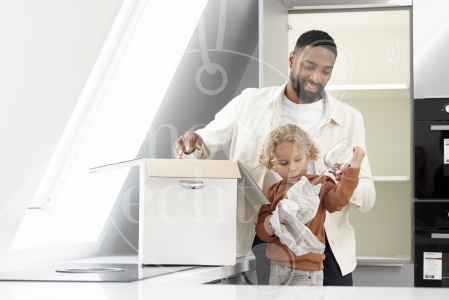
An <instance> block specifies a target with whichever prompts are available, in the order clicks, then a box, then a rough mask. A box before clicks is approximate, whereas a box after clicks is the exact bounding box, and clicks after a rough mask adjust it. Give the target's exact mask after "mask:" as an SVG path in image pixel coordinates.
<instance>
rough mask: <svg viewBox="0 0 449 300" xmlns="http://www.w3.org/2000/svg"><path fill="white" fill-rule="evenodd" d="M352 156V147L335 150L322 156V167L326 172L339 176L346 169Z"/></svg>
mask: <svg viewBox="0 0 449 300" xmlns="http://www.w3.org/2000/svg"><path fill="white" fill-rule="evenodd" d="M352 156H353V148H352V147H344V148H337V149H335V150H334V151H332V152H331V153H329V154H328V155H325V156H324V165H325V166H326V169H327V170H328V171H331V172H333V173H335V174H341V173H343V172H344V171H346V169H347V168H348V166H349V163H350V162H351V160H352Z"/></svg>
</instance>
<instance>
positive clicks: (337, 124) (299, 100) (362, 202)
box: [173, 30, 375, 285]
mask: <svg viewBox="0 0 449 300" xmlns="http://www.w3.org/2000/svg"><path fill="white" fill-rule="evenodd" d="M336 58H337V48H336V45H335V42H334V40H333V39H332V37H331V36H329V35H328V34H327V33H326V32H323V31H319V30H311V31H308V32H305V33H304V34H302V35H301V36H300V37H299V39H298V41H297V43H296V46H295V49H294V51H292V52H291V53H290V55H289V58H288V62H289V66H290V74H289V80H288V82H287V83H286V84H284V85H283V86H280V87H269V88H262V89H252V88H251V89H246V90H244V91H243V92H242V93H241V94H240V95H239V96H237V97H235V98H234V99H233V100H232V101H230V102H229V103H228V104H227V105H226V106H225V107H224V108H223V109H222V110H221V111H220V112H218V113H217V115H216V116H215V120H213V121H212V122H211V123H209V124H208V125H207V126H206V127H205V128H204V129H200V130H198V131H196V132H195V133H193V132H186V133H185V134H184V135H183V136H181V137H180V138H179V139H178V140H177V141H176V142H175V145H174V147H173V153H174V156H175V158H181V157H182V155H183V153H191V152H192V151H195V152H194V155H195V156H196V157H197V158H200V159H207V158H209V157H210V156H211V155H212V154H213V153H215V152H217V151H219V150H221V149H223V148H226V147H230V159H232V160H239V161H240V162H241V163H242V164H243V165H244V166H245V169H246V170H247V171H248V172H249V173H250V175H251V176H252V177H253V179H254V180H255V181H256V183H257V184H258V185H259V186H260V187H261V188H265V187H266V186H267V185H268V184H271V183H273V182H274V181H275V179H276V174H274V173H269V172H267V171H265V170H263V169H262V168H259V167H258V154H259V153H260V150H261V148H262V142H263V140H264V138H265V136H266V135H267V134H268V132H270V131H271V130H272V129H273V128H276V127H278V126H280V125H284V124H295V125H297V126H299V127H300V128H302V129H303V130H305V131H307V132H308V133H309V134H310V135H311V136H313V138H314V140H315V142H316V143H317V145H318V147H319V149H320V151H321V152H320V157H319V159H318V160H317V161H312V162H310V164H309V168H308V173H309V174H320V173H321V172H323V171H325V167H324V162H323V159H322V158H323V155H324V153H326V151H327V150H329V149H330V148H331V147H332V146H334V145H335V144H336V143H337V142H339V141H340V140H342V139H343V138H345V141H344V143H343V145H342V147H351V146H360V147H362V148H363V149H365V150H366V146H365V127H364V123H363V118H362V115H361V114H360V113H359V112H358V111H357V110H356V109H354V108H353V107H351V106H349V105H347V104H345V103H342V102H340V101H338V100H336V99H333V98H332V97H330V96H329V94H328V93H327V92H326V90H325V89H324V87H325V86H326V84H327V83H328V81H329V80H330V78H331V75H332V70H333V66H334V64H335V60H336ZM336 180H337V181H338V180H339V178H338V177H336ZM374 201H375V189H374V183H373V181H372V178H371V168H370V165H369V160H368V155H366V156H365V159H364V160H363V163H362V166H361V172H360V181H359V185H358V187H357V189H356V190H355V192H354V195H353V197H352V198H351V201H350V205H348V206H346V207H344V208H343V210H342V211H341V212H336V213H333V214H329V213H328V214H327V215H326V222H325V231H326V250H325V255H326V259H325V260H324V285H352V271H353V270H354V269H355V267H356V264H357V263H356V258H355V246H356V245H355V235H354V230H353V228H352V227H351V225H350V224H349V222H348V213H349V209H350V206H352V207H353V208H355V209H356V210H358V211H361V212H367V211H368V210H370V209H371V207H372V206H373V205H374ZM257 244H258V238H257V237H256V239H255V241H254V246H256V245H257ZM264 249H265V248H264V247H263V246H260V245H258V246H257V247H255V248H253V252H254V253H255V255H256V258H257V268H258V270H257V276H258V283H259V284H267V282H268V281H267V278H268V276H269V269H268V270H265V271H263V269H264V266H266V263H269V261H267V259H266V258H264V255H261V253H262V254H264ZM263 261H265V263H263ZM267 272H268V274H267Z"/></svg>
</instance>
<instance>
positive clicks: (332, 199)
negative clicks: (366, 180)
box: [323, 168, 360, 213]
mask: <svg viewBox="0 0 449 300" xmlns="http://www.w3.org/2000/svg"><path fill="white" fill-rule="evenodd" d="M359 173H360V168H348V169H347V170H346V172H345V173H344V174H343V176H342V178H341V181H340V182H339V184H338V185H335V184H334V183H332V185H331V186H328V187H326V190H325V193H324V195H323V197H325V198H324V203H325V208H326V210H327V211H329V212H330V213H332V212H335V211H339V210H341V209H342V208H343V207H345V206H346V205H348V204H349V201H350V200H351V197H352V195H353V193H354V191H355V189H356V188H357V185H358V182H359ZM326 183H327V184H329V183H328V182H326Z"/></svg>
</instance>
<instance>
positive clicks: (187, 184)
mask: <svg viewBox="0 0 449 300" xmlns="http://www.w3.org/2000/svg"><path fill="white" fill-rule="evenodd" d="M179 184H180V185H181V187H182V188H183V189H188V190H198V189H202V188H203V187H204V183H203V182H202V181H189V180H181V181H179Z"/></svg>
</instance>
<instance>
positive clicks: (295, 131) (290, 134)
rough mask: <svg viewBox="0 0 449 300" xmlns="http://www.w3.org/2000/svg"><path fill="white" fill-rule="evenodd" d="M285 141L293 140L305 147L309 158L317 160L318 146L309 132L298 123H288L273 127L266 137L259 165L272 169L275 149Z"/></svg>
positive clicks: (297, 144)
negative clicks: (297, 124)
mask: <svg viewBox="0 0 449 300" xmlns="http://www.w3.org/2000/svg"><path fill="white" fill-rule="evenodd" d="M283 142H292V143H294V145H295V146H297V147H298V148H300V149H304V151H305V153H306V157H307V159H308V160H317V159H318V153H319V152H320V151H319V150H318V147H317V146H316V144H315V142H314V141H313V140H312V138H311V137H310V136H309V134H308V133H307V132H305V131H304V130H302V129H301V128H299V127H298V126H296V125H292V124H287V125H283V126H279V127H277V128H275V129H273V130H272V131H271V132H270V133H269V134H268V136H267V137H266V138H265V141H264V143H263V148H262V152H261V153H260V154H259V166H261V167H265V168H267V169H268V170H271V169H272V166H273V165H272V162H273V160H274V151H275V150H276V147H277V146H278V145H279V144H281V143H283Z"/></svg>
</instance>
